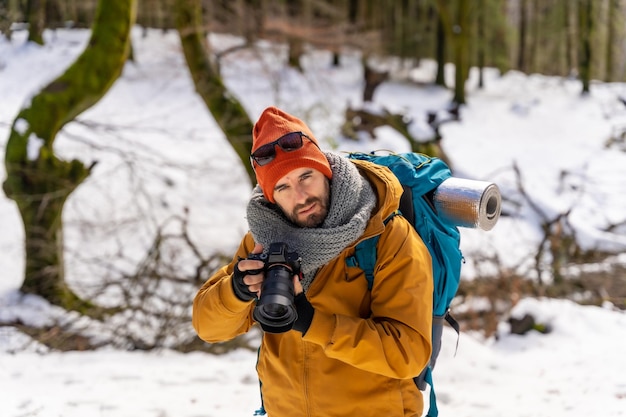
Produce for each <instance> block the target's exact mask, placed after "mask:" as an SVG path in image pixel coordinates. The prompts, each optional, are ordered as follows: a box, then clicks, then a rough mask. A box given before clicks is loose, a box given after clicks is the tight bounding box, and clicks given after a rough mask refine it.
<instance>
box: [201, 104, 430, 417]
mask: <svg viewBox="0 0 626 417" xmlns="http://www.w3.org/2000/svg"><path fill="white" fill-rule="evenodd" d="M251 164H252V165H253V167H254V169H255V173H256V176H257V181H258V187H256V188H255V190H254V191H253V195H252V197H251V199H250V202H249V204H248V208H247V219H248V225H249V227H250V231H249V232H248V233H247V234H246V235H245V236H244V238H243V240H242V242H241V244H240V246H239V249H238V250H237V253H236V254H235V256H234V258H233V260H232V262H231V263H229V264H228V265H226V266H224V267H223V268H221V269H220V270H219V271H218V272H217V273H215V275H213V277H211V278H210V279H209V280H208V281H207V282H206V283H205V284H204V285H203V287H202V288H201V289H200V291H199V292H198V294H197V296H196V298H195V300H194V306H193V325H194V327H195V329H196V331H197V332H198V335H199V336H200V337H201V338H202V339H203V340H205V341H207V342H210V343H214V342H220V341H224V340H228V339H231V338H233V337H235V336H237V335H240V334H243V333H245V332H247V331H249V330H250V328H251V327H252V326H253V325H254V324H255V323H256V322H257V320H255V318H258V316H257V315H255V306H256V304H257V300H259V298H260V297H262V294H261V287H262V284H263V280H264V279H265V278H266V275H267V274H266V273H265V272H266V271H264V270H263V267H264V265H265V263H264V261H262V260H259V259H255V257H254V256H252V259H251V254H257V255H258V254H261V253H262V252H263V251H264V250H265V251H267V249H268V248H269V247H270V246H271V245H272V243H276V242H283V243H285V244H286V245H287V247H288V250H289V251H292V252H294V253H296V254H297V255H298V256H299V257H300V261H299V264H300V265H299V266H300V270H299V271H295V270H294V273H295V272H299V273H298V274H295V275H294V276H293V277H292V276H291V274H290V275H288V276H289V279H293V286H294V288H295V302H294V303H293V305H294V306H295V311H296V312H297V319H295V322H293V323H292V325H287V326H286V327H287V328H280V329H278V330H276V329H271V328H267V325H266V326H262V327H263V328H264V329H265V330H269V331H266V332H264V334H263V339H262V343H261V348H260V351H259V360H258V365H257V372H258V374H259V379H260V381H261V394H262V399H263V405H264V408H265V409H266V410H267V412H268V414H269V416H270V417H282V416H285V417H287V416H289V417H297V416H308V417H315V416H385V417H392V416H421V415H422V409H423V399H422V394H421V392H420V391H419V390H418V388H417V387H416V385H415V383H414V382H413V379H412V378H413V377H415V376H417V375H418V374H419V373H420V372H421V371H422V369H424V368H425V367H426V365H427V363H428V359H429V357H430V354H431V324H432V318H431V315H432V292H433V288H432V270H431V268H432V267H431V258H430V255H429V253H428V249H427V248H426V247H425V246H424V243H423V242H422V241H421V240H420V238H419V236H418V235H417V233H416V232H415V231H414V230H413V228H412V227H411V225H410V224H409V223H408V222H407V221H406V220H405V219H404V218H403V217H402V216H392V217H391V218H390V220H388V221H387V222H386V224H385V223H384V221H385V220H386V219H387V218H388V217H389V216H390V215H391V214H392V213H393V212H394V211H395V210H396V209H397V208H398V205H399V200H400V196H401V194H402V187H401V185H400V183H399V182H398V181H397V179H396V178H395V177H394V175H393V174H392V173H391V172H390V171H389V170H388V169H387V168H383V167H379V166H377V165H374V164H370V163H368V162H363V161H350V160H348V159H347V158H343V157H341V156H339V155H336V154H333V153H330V152H323V151H321V150H320V148H319V146H318V143H317V140H316V139H315V137H314V136H313V134H312V133H311V131H310V130H309V128H308V127H307V126H306V125H305V124H304V123H303V122H302V121H301V120H299V119H298V118H296V117H294V116H292V115H289V114H287V113H285V112H283V111H281V110H280V109H277V108H275V107H269V108H267V109H265V111H264V112H263V113H262V114H261V116H260V118H259V120H258V121H257V123H256V124H255V126H254V131H253V149H252V155H251ZM377 234H379V235H380V239H379V241H378V245H377V259H376V267H375V274H376V276H375V279H374V285H373V287H372V289H371V291H370V290H368V288H367V280H366V278H365V276H364V273H363V271H362V270H361V269H360V268H358V267H351V266H348V263H347V258H349V257H350V256H352V255H354V247H355V245H356V243H357V242H359V241H360V240H362V239H365V238H368V237H370V236H373V235H377ZM288 282H289V283H290V282H291V281H288ZM261 321H262V322H263V320H261Z"/></svg>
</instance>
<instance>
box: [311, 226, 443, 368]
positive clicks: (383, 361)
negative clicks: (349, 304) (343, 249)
mask: <svg viewBox="0 0 626 417" xmlns="http://www.w3.org/2000/svg"><path fill="white" fill-rule="evenodd" d="M377 252H378V253H377V261H376V267H375V270H374V274H375V278H374V285H373V288H372V291H371V316H370V317H369V318H367V319H363V318H360V317H350V316H346V315H338V314H332V313H331V312H326V311H319V310H317V309H316V311H315V315H314V316H313V321H312V323H311V326H310V328H309V330H308V332H307V333H306V334H305V336H304V340H306V341H309V342H313V343H316V344H318V345H320V346H321V347H322V348H323V349H324V351H325V353H326V355H327V356H329V357H332V358H335V359H337V360H340V361H342V362H345V363H348V364H350V365H352V366H355V367H357V368H360V369H363V370H366V371H369V372H373V373H377V374H382V375H385V376H388V377H390V378H401V379H406V378H411V377H414V376H417V375H419V373H420V372H421V371H422V370H423V369H424V368H425V367H426V365H427V364H428V361H429V359H430V355H431V350H432V342H431V332H432V296H433V280H432V263H431V258H430V254H429V252H428V249H427V248H426V246H425V245H424V243H423V241H422V240H421V238H420V237H419V235H417V233H416V232H415V231H414V230H413V228H412V227H411V226H410V224H409V223H408V222H407V221H406V220H405V219H404V218H401V217H396V218H394V219H392V220H391V221H390V222H389V223H388V224H387V226H386V227H385V230H384V231H383V234H382V235H381V237H380V239H379V241H378V245H377ZM363 279H365V278H363ZM312 303H313V305H314V306H315V300H312Z"/></svg>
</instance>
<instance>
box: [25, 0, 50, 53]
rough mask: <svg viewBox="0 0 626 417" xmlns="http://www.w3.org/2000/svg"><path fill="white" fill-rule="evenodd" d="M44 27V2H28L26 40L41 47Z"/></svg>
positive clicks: (42, 0) (30, 0) (34, 0)
mask: <svg viewBox="0 0 626 417" xmlns="http://www.w3.org/2000/svg"><path fill="white" fill-rule="evenodd" d="M45 26H46V0H28V40H29V41H30V42H35V43H37V44H39V45H43V30H44V28H45Z"/></svg>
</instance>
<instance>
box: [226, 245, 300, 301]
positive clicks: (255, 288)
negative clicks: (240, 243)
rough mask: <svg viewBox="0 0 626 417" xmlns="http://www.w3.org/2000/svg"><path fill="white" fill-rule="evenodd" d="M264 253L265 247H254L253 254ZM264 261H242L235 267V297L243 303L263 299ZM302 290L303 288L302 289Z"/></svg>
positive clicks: (233, 279)
mask: <svg viewBox="0 0 626 417" xmlns="http://www.w3.org/2000/svg"><path fill="white" fill-rule="evenodd" d="M260 253H263V245H261V244H260V243H257V244H255V245H254V249H253V250H252V254H260ZM264 266H265V264H264V263H263V261H259V260H255V259H242V260H241V261H239V262H237V265H235V271H234V272H233V278H232V281H233V290H234V291H235V295H236V296H237V298H239V299H240V300H242V301H250V300H253V299H254V298H259V297H261V285H262V284H263V280H264V279H265V272H264V271H263V267H264ZM300 288H302V287H300Z"/></svg>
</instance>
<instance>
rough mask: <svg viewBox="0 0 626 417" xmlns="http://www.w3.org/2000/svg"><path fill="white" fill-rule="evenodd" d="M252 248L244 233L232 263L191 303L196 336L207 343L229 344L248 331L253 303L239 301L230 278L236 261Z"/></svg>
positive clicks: (210, 280)
mask: <svg viewBox="0 0 626 417" xmlns="http://www.w3.org/2000/svg"><path fill="white" fill-rule="evenodd" d="M253 248H254V240H253V238H252V236H251V235H250V234H249V233H248V234H247V235H246V236H245V237H244V238H243V240H242V241H241V244H240V245H239V249H238V250H237V253H236V254H235V256H234V257H233V260H232V261H231V262H230V263H229V264H228V265H225V266H223V267H222V268H220V269H219V270H218V271H217V272H216V273H215V274H214V275H213V276H212V277H211V278H209V279H208V280H207V282H206V283H204V285H203V286H202V287H201V288H200V290H199V291H198V293H197V294H196V296H195V298H194V301H193V311H192V324H193V327H194V329H195V330H196V332H197V333H198V336H199V337H200V338H201V339H202V340H204V341H206V342H209V343H215V342H223V341H225V340H230V339H232V338H234V337H236V336H238V335H240V334H243V333H246V332H247V331H248V330H250V328H251V327H252V325H253V323H254V320H253V319H252V310H253V308H254V300H251V301H247V302H246V301H241V300H240V299H239V298H237V296H236V295H235V293H234V291H233V286H232V274H233V270H234V268H235V264H236V263H237V262H238V259H239V258H246V257H247V256H248V254H249V253H250V252H251V251H252V249H253Z"/></svg>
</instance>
